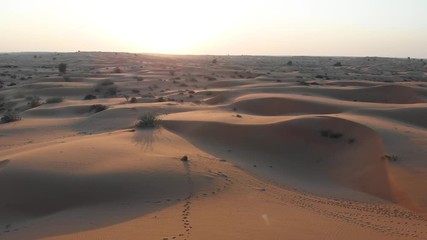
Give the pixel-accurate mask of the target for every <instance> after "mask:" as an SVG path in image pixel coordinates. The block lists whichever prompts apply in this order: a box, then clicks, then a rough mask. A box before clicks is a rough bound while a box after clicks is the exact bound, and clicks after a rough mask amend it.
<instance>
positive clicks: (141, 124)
mask: <svg viewBox="0 0 427 240" xmlns="http://www.w3.org/2000/svg"><path fill="white" fill-rule="evenodd" d="M159 122H160V119H159V118H158V116H157V115H156V114H152V113H147V114H145V115H142V116H141V117H139V120H138V122H137V123H136V124H135V127H137V128H154V127H156V126H158V124H159Z"/></svg>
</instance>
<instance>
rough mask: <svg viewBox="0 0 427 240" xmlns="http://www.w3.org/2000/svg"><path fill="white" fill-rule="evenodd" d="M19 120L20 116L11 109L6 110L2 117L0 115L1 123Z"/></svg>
mask: <svg viewBox="0 0 427 240" xmlns="http://www.w3.org/2000/svg"><path fill="white" fill-rule="evenodd" d="M19 120H21V117H20V116H19V114H18V113H16V112H13V111H8V112H6V113H5V114H4V115H3V117H1V119H0V122H1V123H9V122H16V121H19Z"/></svg>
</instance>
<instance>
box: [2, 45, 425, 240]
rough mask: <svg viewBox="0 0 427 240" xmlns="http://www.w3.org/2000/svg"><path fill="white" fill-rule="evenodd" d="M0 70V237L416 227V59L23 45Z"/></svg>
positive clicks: (401, 235) (372, 235) (381, 233)
mask: <svg viewBox="0 0 427 240" xmlns="http://www.w3.org/2000/svg"><path fill="white" fill-rule="evenodd" d="M214 59H215V61H214ZM289 61H292V64H288V62H289ZM337 62H340V63H341V64H342V66H334V64H335V63H337ZM59 63H66V64H67V72H66V73H65V74H60V73H59V72H58V64H59ZM0 81H1V82H0V115H1V116H3V115H5V114H6V113H7V112H8V111H14V112H15V113H17V114H19V116H20V118H21V120H20V121H14V122H10V123H3V124H0V239H160V240H162V239H163V240H165V239H181V240H182V239H208V240H209V239H212V240H214V239H215V240H216V239H242V240H243V239H313V240H314V239H316V240H318V239H427V157H426V156H427V67H426V64H425V60H417V59H388V58H376V57H369V58H368V57H366V58H326V57H325V58H319V57H255V56H168V55H142V54H130V53H87V52H79V53H28V54H27V53H19V54H0ZM89 94H92V95H94V96H96V97H97V98H96V99H92V100H84V98H85V96H87V95H89ZM52 98H57V100H58V99H59V100H58V101H54V100H52ZM132 98H135V99H133V100H131V99H132ZM61 100H62V101H61ZM31 102H32V104H31ZM52 102H54V103H52ZM95 104H102V105H105V106H106V107H107V109H106V110H104V111H99V112H96V111H95V110H94V109H93V107H92V106H93V105H95ZM145 114H156V115H158V117H159V119H160V122H159V124H158V127H156V128H148V129H137V128H135V127H134V125H135V123H136V122H137V119H138V118H139V117H140V116H143V115H145ZM183 156H187V157H188V161H181V158H182V157H183Z"/></svg>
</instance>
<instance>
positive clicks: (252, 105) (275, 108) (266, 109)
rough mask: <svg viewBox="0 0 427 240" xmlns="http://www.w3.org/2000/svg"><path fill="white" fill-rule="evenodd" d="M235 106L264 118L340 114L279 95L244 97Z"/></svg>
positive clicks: (308, 102)
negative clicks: (288, 115) (289, 115)
mask: <svg viewBox="0 0 427 240" xmlns="http://www.w3.org/2000/svg"><path fill="white" fill-rule="evenodd" d="M233 106H234V107H235V108H236V109H238V110H239V111H242V112H248V113H251V114H255V115H263V116H277V115H286V114H292V115H295V114H333V113H339V112H340V109H339V108H338V107H335V106H331V105H327V104H322V103H317V102H310V101H304V100H299V99H292V98H286V97H284V96H277V95H249V96H243V97H239V98H237V99H236V100H235V103H234V104H233Z"/></svg>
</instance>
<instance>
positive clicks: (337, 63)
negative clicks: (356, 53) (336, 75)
mask: <svg viewBox="0 0 427 240" xmlns="http://www.w3.org/2000/svg"><path fill="white" fill-rule="evenodd" d="M334 67H342V64H341V62H336V63H335V64H334Z"/></svg>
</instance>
